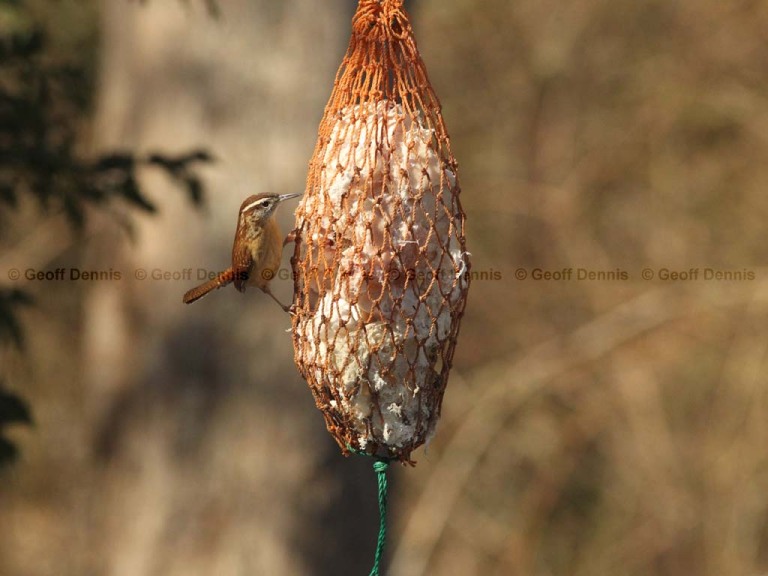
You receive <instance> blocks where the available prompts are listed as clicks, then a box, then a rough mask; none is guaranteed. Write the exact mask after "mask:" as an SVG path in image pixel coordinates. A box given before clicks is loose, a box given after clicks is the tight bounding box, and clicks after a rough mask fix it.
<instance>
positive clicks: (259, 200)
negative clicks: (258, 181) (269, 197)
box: [241, 198, 266, 212]
mask: <svg viewBox="0 0 768 576" xmlns="http://www.w3.org/2000/svg"><path fill="white" fill-rule="evenodd" d="M264 200H266V198H259V199H258V200H256V201H255V202H251V203H250V204H248V205H247V206H243V209H242V210H241V212H245V211H246V210H250V209H251V208H253V207H254V206H256V204H258V203H259V202H263V201H264Z"/></svg>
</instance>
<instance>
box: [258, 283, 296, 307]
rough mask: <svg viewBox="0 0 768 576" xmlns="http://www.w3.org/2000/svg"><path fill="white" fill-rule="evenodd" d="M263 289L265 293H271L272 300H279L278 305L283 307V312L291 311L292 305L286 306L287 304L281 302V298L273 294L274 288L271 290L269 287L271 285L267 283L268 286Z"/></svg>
mask: <svg viewBox="0 0 768 576" xmlns="http://www.w3.org/2000/svg"><path fill="white" fill-rule="evenodd" d="M262 290H263V291H264V293H265V294H268V295H269V297H270V298H272V300H274V301H275V302H277V303H278V305H279V306H280V308H282V309H283V312H290V311H291V307H290V306H286V305H285V304H283V303H282V302H280V300H278V299H277V296H275V295H274V294H272V290H270V289H269V285H267V286H264V288H262Z"/></svg>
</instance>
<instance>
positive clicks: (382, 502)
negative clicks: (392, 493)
mask: <svg viewBox="0 0 768 576" xmlns="http://www.w3.org/2000/svg"><path fill="white" fill-rule="evenodd" d="M387 468H389V460H386V459H377V460H376V462H374V463H373V470H374V472H376V479H377V481H378V484H379V537H378V539H377V541H376V556H375V557H374V559H373V568H371V573H370V575H369V576H379V569H380V568H379V566H380V565H381V557H382V556H383V555H384V544H385V543H386V541H387Z"/></svg>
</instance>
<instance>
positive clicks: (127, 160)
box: [0, 0, 215, 465]
mask: <svg viewBox="0 0 768 576" xmlns="http://www.w3.org/2000/svg"><path fill="white" fill-rule="evenodd" d="M46 4H49V3H45V2H42V3H41V2H34V1H30V2H24V1H21V0H17V1H14V2H8V1H6V2H3V3H2V4H0V225H1V226H0V229H1V230H2V232H0V244H5V245H6V246H8V245H9V244H12V242H13V241H14V240H17V239H18V238H19V237H23V236H24V235H25V234H27V233H28V231H29V230H32V229H34V223H32V222H26V221H25V222H24V224H23V226H22V229H19V226H18V225H16V226H15V227H14V225H13V224H14V218H16V217H17V211H18V209H19V208H20V206H21V205H22V204H26V203H27V202H28V201H29V200H31V201H32V203H33V204H34V206H35V208H36V210H37V212H38V214H39V215H40V217H43V216H44V215H46V214H55V213H63V214H65V215H66V218H67V220H68V221H69V223H70V225H71V227H72V228H74V229H75V230H77V231H82V230H83V229H84V227H85V226H86V217H87V213H88V211H89V210H92V209H104V208H106V207H107V206H109V205H111V204H112V203H114V202H120V201H122V202H123V203H124V204H125V205H126V206H127V208H128V211H129V212H130V211H131V210H138V211H142V212H155V207H154V205H153V204H152V202H151V201H150V200H149V199H148V198H147V196H146V194H145V191H144V190H143V189H142V187H141V186H140V184H139V179H138V172H139V171H140V170H141V169H142V168H144V167H154V168H156V169H159V170H161V171H163V172H164V173H165V174H167V175H168V177H169V178H170V179H171V180H172V181H173V182H175V183H176V184H178V185H179V186H180V187H181V188H183V189H184V190H185V191H186V193H187V195H188V196H189V198H190V200H191V201H192V202H193V203H195V204H200V203H201V202H202V198H203V184H202V182H201V180H200V177H199V175H198V174H197V171H196V168H197V167H198V165H199V164H200V163H206V162H210V161H211V157H210V155H209V154H208V152H206V151H205V150H191V151H189V152H185V153H183V154H175V155H167V154H163V153H159V152H158V153H151V154H147V155H141V156H139V155H136V154H134V153H132V152H131V151H125V150H121V151H115V152H112V153H109V154H104V155H101V156H99V157H95V158H91V157H88V156H87V155H85V154H84V153H83V152H82V149H83V142H82V140H83V138H82V133H83V131H84V130H85V129H86V128H87V123H88V119H89V113H90V111H91V108H92V99H93V94H94V81H93V78H94V62H95V50H96V42H97V39H96V38H95V37H93V30H94V27H93V22H92V17H93V14H92V6H91V5H90V4H89V3H77V4H78V5H77V6H76V8H77V9H78V10H77V17H81V16H83V19H84V20H85V24H83V23H80V24H79V26H80V27H78V25H75V26H74V27H75V30H77V32H75V33H72V34H71V36H70V37H63V34H64V32H63V29H65V28H66V26H62V25H61V20H59V19H57V18H56V16H60V17H63V18H64V21H65V22H66V21H67V20H68V19H69V21H70V22H71V20H72V18H73V17H74V15H73V13H72V10H73V7H72V6H64V4H67V3H58V4H57V6H55V7H53V9H52V10H51V7H50V6H46ZM81 4H82V5H83V6H82V8H85V10H84V15H83V14H82V13H81V12H83V11H82V10H81V6H80V5H81ZM209 6H210V7H211V9H213V8H214V7H215V5H214V4H213V3H209ZM52 12H54V14H52ZM89 16H90V18H89ZM89 22H90V24H89ZM54 23H55V24H56V25H54ZM78 32H79V34H78ZM66 43H68V45H66ZM118 223H119V224H121V225H123V226H125V227H126V230H127V231H130V222H129V221H127V220H125V219H122V220H120V221H118ZM31 302H32V301H31V298H30V296H29V295H28V294H26V293H25V292H23V291H21V290H18V289H14V288H4V287H2V286H0V346H4V345H6V343H7V342H10V343H12V344H14V345H16V346H17V347H18V348H21V346H22V343H23V339H24V336H23V326H22V323H21V322H20V320H19V318H18V309H19V307H21V306H26V305H30V304H31ZM22 408H24V409H23V410H22ZM3 418H5V420H3ZM11 422H29V418H28V414H27V412H26V408H25V407H24V405H23V403H22V401H21V400H20V399H19V398H18V396H17V395H14V394H11V393H10V392H7V391H5V390H4V389H3V384H2V382H0V432H2V426H3V424H5V423H11ZM15 454H16V451H15V447H14V446H13V445H12V444H11V443H10V442H9V441H8V440H6V439H4V438H2V437H0V465H1V464H3V463H4V462H7V461H8V460H10V459H11V458H12V457H13V456H15Z"/></svg>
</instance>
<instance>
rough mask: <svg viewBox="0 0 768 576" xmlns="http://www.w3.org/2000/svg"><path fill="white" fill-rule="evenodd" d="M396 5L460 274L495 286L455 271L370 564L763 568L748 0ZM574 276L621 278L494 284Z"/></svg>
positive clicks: (760, 182)
mask: <svg viewBox="0 0 768 576" xmlns="http://www.w3.org/2000/svg"><path fill="white" fill-rule="evenodd" d="M415 16H416V18H417V22H416V26H415V29H416V33H417V35H418V39H419V46H420V48H421V49H422V51H423V54H424V58H425V61H426V64H427V67H428V69H429V71H430V76H431V79H432V81H433V83H434V84H435V86H436V89H437V92H438V94H439V96H440V97H441V100H442V103H443V106H444V115H445V119H446V123H447V125H448V130H449V132H450V134H451V138H452V144H453V147H454V152H455V154H456V157H457V158H458V160H459V163H460V176H461V183H462V189H463V196H462V201H463V203H464V205H465V207H466V209H467V212H468V219H467V226H468V236H469V239H468V246H469V250H470V251H471V252H472V255H473V272H476V271H482V270H489V269H491V268H492V269H495V270H497V271H500V273H501V278H502V279H501V281H481V280H478V281H475V282H473V285H472V290H471V291H470V295H469V305H468V308H467V314H466V317H465V321H464V324H463V325H462V333H461V337H460V342H459V345H458V347H457V355H456V359H455V366H456V369H455V370H454V373H453V374H452V377H451V382H450V384H449V386H448V389H447V392H446V401H445V404H444V417H443V421H442V423H441V428H440V431H439V433H438V435H437V437H436V439H435V441H434V443H433V444H432V445H431V446H430V450H429V451H428V453H427V456H426V459H427V460H428V461H429V472H428V473H427V472H426V471H425V470H424V469H423V468H420V467H417V468H416V470H415V471H414V473H413V474H409V475H408V476H407V477H406V481H407V482H408V483H409V486H410V487H411V489H412V490H413V491H414V492H416V493H418V496H415V497H407V498H406V501H405V502H404V503H403V506H402V508H401V509H402V510H404V511H405V512H404V513H406V514H407V515H408V520H407V522H405V523H404V532H403V534H402V536H401V540H400V542H401V544H400V549H399V550H398V551H397V552H396V553H395V564H394V565H393V571H394V573H398V574H400V573H402V574H448V573H451V574H484V575H492V574H505V575H520V576H530V575H534V574H535V575H542V576H544V575H554V574H557V575H564V574H573V575H583V576H600V575H606V576H607V575H615V574H622V575H626V576H634V575H637V576H640V575H643V576H646V575H649V574H654V575H659V576H661V575H664V576H677V575H680V574H696V575H708V576H720V575H723V574H743V575H747V574H751V575H757V574H765V573H766V571H768V496H766V495H768V474H767V473H766V471H768V451H766V446H768V427H767V426H766V422H768V380H767V378H766V374H767V373H768V307H767V306H766V301H767V299H766V296H768V286H766V279H765V265H766V261H768V248H767V246H766V241H765V236H766V234H765V230H766V226H765V221H766V219H767V218H768V195H767V194H766V193H765V192H766V190H768V163H767V162H766V161H765V160H766V158H768V140H766V137H765V134H766V130H765V128H766V126H768V57H767V56H768V52H766V46H768V42H767V41H768V35H767V33H766V31H768V4H766V3H764V2H754V1H749V0H737V1H735V2H728V3H722V2H716V1H713V0H703V1H700V2H695V3H679V2H678V3H676V2H664V1H660V0H644V1H642V2H633V1H621V2H615V1H608V0H578V1H575V2H568V3H562V2H556V1H554V0H552V1H549V0H545V1H540V0H516V1H514V2H507V1H505V0H490V1H488V2H483V3H477V2H468V1H464V0H454V1H451V2H440V1H437V0H424V1H423V2H419V3H418V5H417V8H416V10H415ZM580 267H581V268H586V269H590V270H616V269H621V270H625V271H627V272H628V276H629V279H628V280H627V281H617V282H611V281H595V282H590V281H580V282H579V281H575V280H573V281H549V282H546V281H534V280H532V279H531V278H530V277H529V278H528V279H526V280H517V279H516V278H515V275H514V274H515V271H516V269H517V268H522V269H524V270H527V271H529V272H530V271H531V270H532V269H534V268H541V269H544V270H549V271H559V270H563V269H568V268H573V269H574V270H575V269H577V268H580ZM706 267H709V268H712V269H715V270H732V271H736V272H740V271H743V270H745V269H746V270H747V271H749V272H752V273H753V275H754V276H753V278H754V280H749V279H746V280H742V281H731V282H722V281H721V282H718V281H715V280H711V279H710V280H709V281H706V280H703V279H702V274H703V271H704V269H705V268H706ZM643 268H649V269H651V270H653V271H654V272H655V273H656V274H658V272H659V271H660V269H662V268H668V269H670V270H676V271H688V270H690V269H696V268H699V279H698V281H680V282H672V281H666V282H665V281H661V280H659V279H658V277H657V278H656V279H655V280H652V281H645V280H643V279H642V278H641V275H640V274H641V270H642V269H643Z"/></svg>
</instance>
